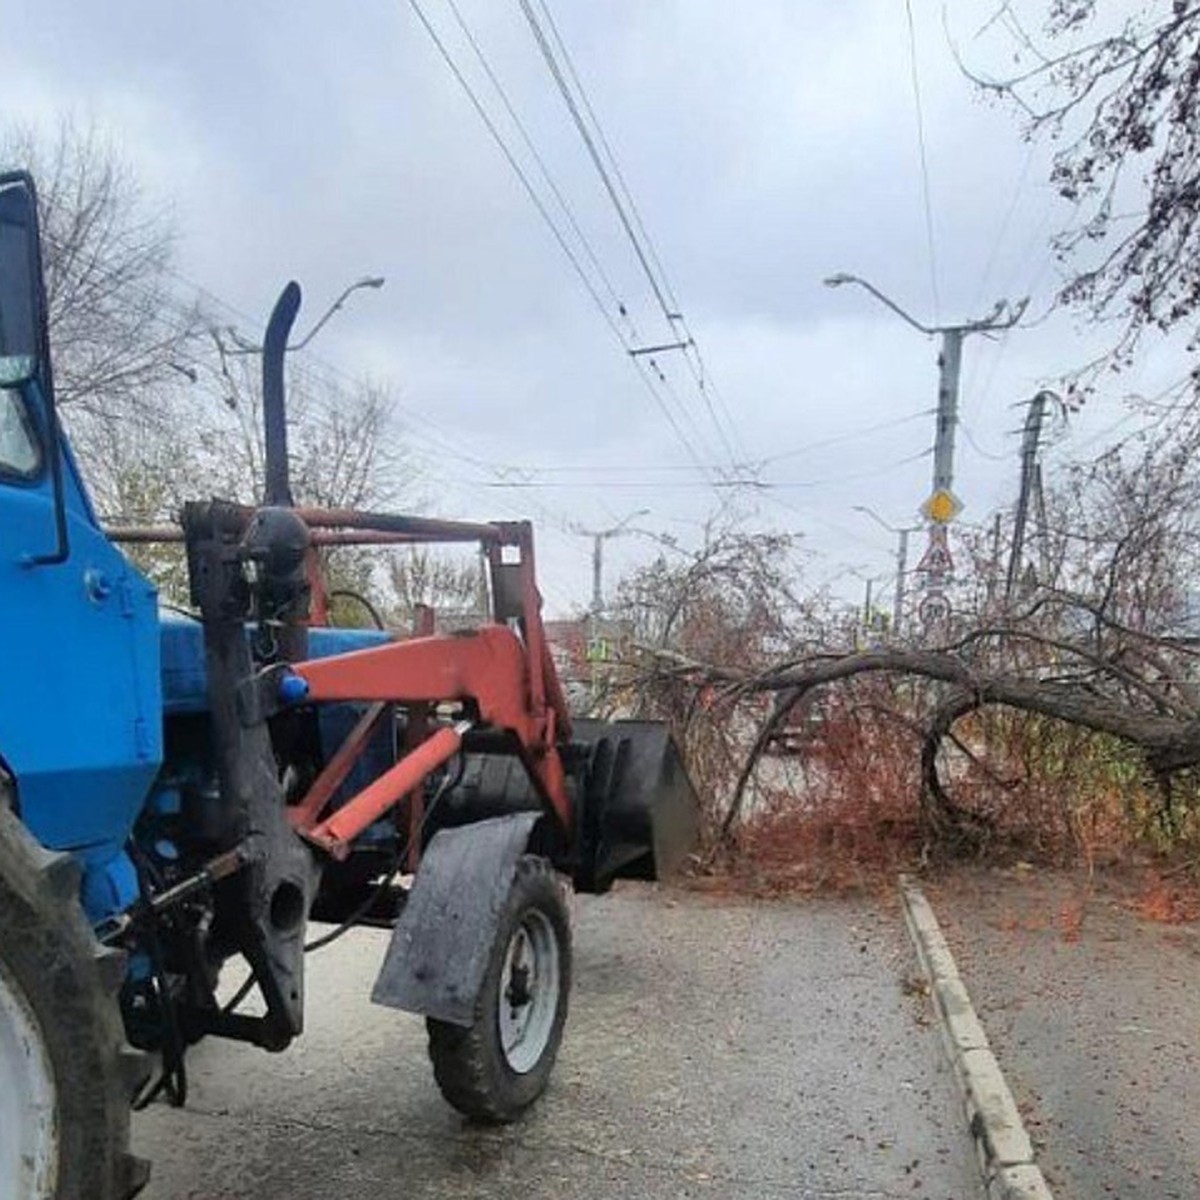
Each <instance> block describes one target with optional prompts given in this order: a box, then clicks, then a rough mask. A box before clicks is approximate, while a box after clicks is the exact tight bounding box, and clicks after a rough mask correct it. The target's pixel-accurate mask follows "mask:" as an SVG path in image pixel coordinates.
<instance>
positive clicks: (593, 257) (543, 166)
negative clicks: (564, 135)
mask: <svg viewBox="0 0 1200 1200" xmlns="http://www.w3.org/2000/svg"><path fill="white" fill-rule="evenodd" d="M446 3H447V4H448V5H449V7H450V11H451V12H452V13H453V14H454V19H455V21H457V22H458V27H459V29H461V30H462V32H463V36H464V37H465V38H466V39H467V42H468V44H469V45H470V47H471V49H472V50H473V51H474V53H475V57H476V58H477V59H478V60H479V65H480V66H481V67H482V68H483V71H484V74H486V75H487V77H488V79H489V80H490V81H491V84H492V87H493V88H495V90H496V95H497V96H499V97H500V103H501V104H503V105H504V111H505V112H506V113H508V116H509V120H511V121H512V123H513V127H514V128H515V129H516V131H517V133H518V134H519V135H520V137H521V141H522V142H523V143H524V144H525V149H526V150H528V151H529V154H530V157H531V158H532V159H533V161H534V162H535V163H536V164H537V168H538V173H539V174H540V175H541V177H542V179H543V180H544V181H545V184H546V186H547V187H548V188H549V189H550V192H551V194H552V195H553V196H554V198H555V200H557V201H558V206H559V208H561V209H562V212H563V216H565V217H566V219H567V223H568V224H569V225H570V226H571V231H572V232H573V233H574V234H575V236H576V238H578V239H579V244H580V245H581V246H582V247H583V252H584V253H585V254H586V255H587V257H588V261H589V262H590V263H591V264H592V268H593V269H594V270H595V272H596V275H597V276H598V278H599V279H600V282H601V284H602V285H603V286H604V290H605V291H606V292H607V293H608V297H609V299H610V300H611V301H612V305H613V308H614V310H615V311H616V312H617V313H619V314H620V316H621V317H623V318H624V319H625V320H626V321H627V322H628V324H629V328H630V333H631V335H632V336H633V337H634V338H635V339H636V338H637V337H638V333H637V329H636V327H635V326H634V325H633V323H632V321H631V320H630V318H629V313H628V309H627V308H626V306H625V302H624V301H623V300H622V299H621V297H620V296H619V295H618V293H617V289H616V287H615V286H614V285H613V282H612V280H611V279H610V278H609V275H608V273H607V272H606V271H605V269H604V266H603V264H602V263H601V262H600V259H599V256H598V255H597V254H596V251H595V249H594V247H593V246H592V243H591V241H590V240H589V238H588V236H587V235H586V234H585V233H584V231H583V229H582V227H581V226H580V224H579V220H578V218H577V217H576V216H575V210H574V209H573V208H572V206H571V204H570V202H569V201H568V200H567V198H566V196H565V195H564V193H563V190H562V189H561V188H560V187H559V186H558V183H557V182H556V181H555V179H554V176H553V174H551V171H550V168H549V166H548V165H547V163H546V160H545V158H544V157H543V156H542V154H541V152H540V151H539V150H538V148H537V145H536V144H535V143H534V140H533V137H532V135H531V134H530V133H529V130H528V128H527V127H526V125H525V122H524V121H522V120H521V117H520V114H519V113H518V112H517V110H516V108H515V107H514V105H513V103H512V101H511V100H510V99H509V95H508V92H507V90H506V89H505V87H504V85H503V84H502V83H501V82H500V78H499V76H498V75H497V73H496V71H495V70H494V68H493V67H492V65H491V63H490V62H489V61H488V58H487V56H486V55H485V54H484V52H483V48H482V47H481V46H480V44H479V40H478V39H477V38H476V37H475V34H474V33H473V32H472V30H471V27H470V26H469V25H468V24H467V21H466V18H464V17H463V15H462V11H461V9H460V8H459V6H458V4H457V3H456V0H446Z"/></svg>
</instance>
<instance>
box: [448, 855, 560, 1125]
mask: <svg viewBox="0 0 1200 1200" xmlns="http://www.w3.org/2000/svg"><path fill="white" fill-rule="evenodd" d="M570 988H571V929H570V922H569V917H568V913H567V906H566V902H565V900H564V898H563V892H562V888H561V886H560V884H559V882H558V879H557V877H556V876H555V874H554V871H553V869H552V868H551V866H550V864H549V863H548V862H547V861H546V860H545V859H543V858H538V857H536V856H534V855H525V856H524V857H523V858H521V859H520V860H519V861H518V863H517V869H516V873H515V875H514V877H513V884H512V888H511V889H510V891H509V894H508V900H507V901H506V903H505V906H504V910H503V911H502V913H501V914H500V921H499V925H498V927H497V932H496V940H495V942H494V943H493V945H492V953H491V958H490V960H489V962H488V968H487V972H486V974H485V975H484V980H483V987H482V988H481V990H480V994H479V998H478V1000H477V1001H476V1006H475V1023H474V1024H473V1025H471V1026H470V1027H469V1028H464V1027H463V1026H461V1025H451V1024H449V1023H448V1022H445V1021H435V1020H432V1019H431V1020H429V1021H428V1022H427V1025H428V1029H429V1056H430V1058H431V1059H432V1060H433V1073H434V1076H435V1077H436V1079H437V1083H438V1087H440V1088H441V1090H442V1095H443V1096H445V1098H446V1099H447V1100H448V1101H449V1102H450V1103H451V1104H452V1105H453V1106H454V1107H455V1108H457V1109H458V1110H459V1112H461V1113H463V1114H465V1115H466V1116H468V1117H471V1118H472V1119H474V1120H477V1121H484V1122H488V1123H490V1124H503V1123H505V1122H508V1121H512V1120H515V1119H516V1117H518V1116H519V1115H520V1113H521V1112H522V1111H523V1110H524V1109H526V1108H528V1107H529V1105H531V1104H532V1103H533V1102H534V1101H535V1100H536V1099H537V1098H538V1097H539V1096H540V1095H541V1094H542V1092H543V1091H545V1088H546V1084H547V1082H548V1081H549V1078H550V1072H551V1070H552V1069H553V1067H554V1060H555V1058H556V1057H557V1055H558V1047H559V1043H560V1042H561V1041H562V1034H563V1025H564V1023H565V1022H566V1019H567V998H568V995H569V993H570Z"/></svg>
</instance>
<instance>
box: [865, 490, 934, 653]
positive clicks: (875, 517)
mask: <svg viewBox="0 0 1200 1200" xmlns="http://www.w3.org/2000/svg"><path fill="white" fill-rule="evenodd" d="M854 511H855V512H860V513H862V514H863V515H864V516H867V517H870V518H871V520H872V521H874V522H875V524H876V525H881V526H882V527H883V528H884V529H886V530H887V531H888V533H894V534H897V535H898V536H899V539H900V541H899V544H898V545H897V547H896V592H895V596H894V597H893V599H892V632H893V634H894V635H895V636H896V637H897V638H899V636H900V633H901V629H902V627H903V624H904V577H905V575H906V573H907V571H908V535H909V534H910V533H916V532H918V530H920V528H921V526H920V525H901V526H897V525H892V524H891V523H890V522H888V521H885V520H884V519H883V518H882V517H881V516H880V515H879V514H878V513H877V512H876V511H875V510H874V509H873V508H872V507H871V506H870V505H869V504H856V505H854Z"/></svg>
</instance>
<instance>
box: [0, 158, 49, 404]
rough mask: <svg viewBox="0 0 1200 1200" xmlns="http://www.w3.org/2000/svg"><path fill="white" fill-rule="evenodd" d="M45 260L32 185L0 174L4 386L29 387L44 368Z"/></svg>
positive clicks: (19, 175) (20, 176) (24, 177)
mask: <svg viewBox="0 0 1200 1200" xmlns="http://www.w3.org/2000/svg"><path fill="white" fill-rule="evenodd" d="M41 260H42V255H41V246H40V244H39V238H38V219H37V193H36V192H35V191H34V186H33V180H32V179H31V178H30V177H29V175H28V174H27V173H26V172H24V171H13V172H9V173H6V174H3V175H0V387H17V386H19V385H20V384H23V383H28V382H29V380H31V379H33V378H35V377H36V376H38V375H40V374H41V373H42V371H43V370H44V368H45V366H46V363H45V361H44V359H45V349H46V315H45V309H46V305H45V293H44V291H43V288H42V261H41Z"/></svg>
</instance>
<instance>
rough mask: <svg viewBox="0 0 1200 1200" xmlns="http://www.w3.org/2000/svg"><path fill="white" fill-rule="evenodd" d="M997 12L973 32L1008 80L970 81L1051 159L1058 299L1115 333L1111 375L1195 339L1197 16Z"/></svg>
mask: <svg viewBox="0 0 1200 1200" xmlns="http://www.w3.org/2000/svg"><path fill="white" fill-rule="evenodd" d="M1038 4H1039V6H1041V5H1042V4H1045V5H1046V6H1045V7H1042V8H1041V13H1042V17H1041V19H1040V20H1038V21H1036V22H1034V21H1031V20H1030V19H1029V18H1028V16H1027V15H1025V14H1026V13H1027V11H1028V8H1029V5H1024V6H1022V5H1018V4H1017V3H1014V2H1013V0H1003V2H1002V3H999V4H998V5H997V8H996V11H995V13H994V14H993V16H992V19H991V20H990V21H989V22H988V25H987V27H986V29H987V31H988V32H989V33H992V34H994V35H995V36H997V37H998V38H1000V39H1001V44H1002V49H1003V51H1004V53H1005V57H1006V58H1008V59H1009V61H1012V62H1013V63H1014V64H1015V65H1014V68H1013V69H1012V70H1011V71H1010V72H1008V73H1007V74H1004V75H1001V76H985V75H983V74H982V73H980V72H979V71H977V70H975V69H974V68H972V67H968V71H969V73H970V74H971V75H972V77H973V78H974V79H975V81H976V82H977V83H978V84H979V86H980V87H981V88H983V89H984V90H985V91H987V92H988V93H990V94H992V95H995V96H998V97H1000V98H1002V99H1003V100H1005V101H1008V102H1010V103H1012V104H1013V105H1015V106H1016V107H1017V108H1018V110H1019V111H1020V112H1021V114H1022V115H1023V117H1024V119H1025V122H1026V131H1027V134H1028V136H1029V137H1031V138H1038V137H1045V138H1047V139H1050V140H1052V141H1053V143H1054V144H1055V146H1056V149H1055V152H1054V156H1053V160H1052V168H1051V175H1050V182H1051V184H1052V185H1053V186H1054V187H1055V188H1056V189H1057V191H1058V193H1059V194H1060V195H1061V196H1062V197H1063V198H1064V199H1065V200H1067V201H1069V202H1070V203H1071V204H1072V205H1073V212H1074V220H1073V221H1072V222H1071V223H1070V225H1069V227H1068V228H1065V229H1063V230H1061V231H1060V232H1059V233H1058V235H1057V236H1056V237H1055V239H1054V248H1055V251H1056V252H1057V255H1058V257H1059V258H1060V260H1061V261H1062V262H1063V263H1064V265H1065V266H1066V267H1067V269H1068V277H1067V282H1066V284H1065V285H1064V287H1063V289H1062V292H1061V295H1060V299H1061V301H1062V302H1064V303H1067V304H1072V305H1075V306H1080V307H1082V308H1084V309H1085V310H1086V311H1089V312H1090V313H1091V314H1092V315H1093V316H1095V317H1096V318H1099V319H1102V320H1105V321H1112V322H1115V324H1116V327H1117V329H1118V330H1119V333H1118V335H1117V338H1116V342H1115V347H1114V354H1115V358H1109V359H1107V361H1108V362H1109V363H1110V364H1112V363H1113V362H1115V363H1116V364H1117V365H1121V364H1122V363H1124V362H1125V361H1127V360H1128V358H1129V357H1130V356H1131V355H1132V353H1133V351H1134V349H1135V347H1136V345H1137V343H1138V342H1139V340H1140V338H1141V335H1142V334H1143V333H1144V332H1145V331H1146V330H1147V329H1152V328H1157V329H1160V330H1172V329H1176V328H1179V329H1181V330H1185V331H1186V333H1187V335H1188V337H1189V338H1191V339H1193V340H1194V338H1195V336H1196V334H1197V332H1200V326H1198V324H1197V319H1198V316H1200V3H1196V2H1195V0H1152V2H1150V3H1147V4H1144V5H1139V6H1136V8H1133V9H1129V8H1125V10H1124V11H1123V12H1121V11H1118V8H1119V7H1120V6H1116V5H1107V4H1104V5H1102V4H1098V3H1097V2H1096V0H1038Z"/></svg>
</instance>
